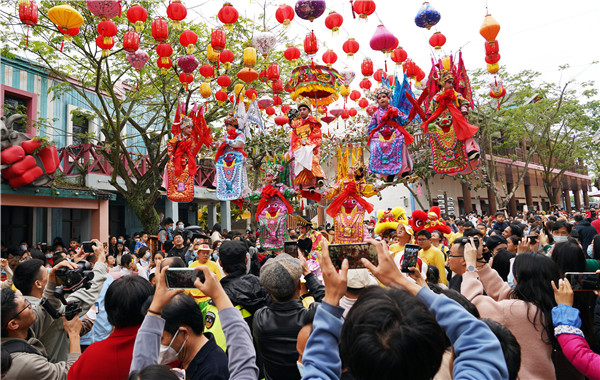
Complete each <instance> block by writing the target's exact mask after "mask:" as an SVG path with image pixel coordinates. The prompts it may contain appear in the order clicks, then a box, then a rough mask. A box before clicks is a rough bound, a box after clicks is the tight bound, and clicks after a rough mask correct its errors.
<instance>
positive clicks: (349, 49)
mask: <svg viewBox="0 0 600 380" xmlns="http://www.w3.org/2000/svg"><path fill="white" fill-rule="evenodd" d="M359 47H360V45H359V44H358V41H356V40H355V39H354V38H348V40H347V41H346V42H344V45H342V49H343V50H344V53H346V54H348V57H352V56H353V55H354V54H356V52H357V51H358V48H359Z"/></svg>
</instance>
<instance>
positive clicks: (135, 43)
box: [123, 30, 140, 53]
mask: <svg viewBox="0 0 600 380" xmlns="http://www.w3.org/2000/svg"><path fill="white" fill-rule="evenodd" d="M139 48H140V35H139V34H137V32H136V31H135V30H128V31H127V32H125V34H124V35H123V49H124V50H125V51H126V52H129V53H133V52H135V51H136V50H137V49H139Z"/></svg>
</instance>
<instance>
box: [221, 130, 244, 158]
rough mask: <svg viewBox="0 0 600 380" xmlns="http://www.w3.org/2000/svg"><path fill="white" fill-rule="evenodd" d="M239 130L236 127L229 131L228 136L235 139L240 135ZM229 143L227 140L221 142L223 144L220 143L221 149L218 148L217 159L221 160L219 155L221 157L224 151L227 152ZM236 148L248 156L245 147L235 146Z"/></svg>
mask: <svg viewBox="0 0 600 380" xmlns="http://www.w3.org/2000/svg"><path fill="white" fill-rule="evenodd" d="M238 135H239V132H238V131H237V130H235V129H233V130H230V131H227V138H228V139H230V140H235V139H236V137H238ZM228 145H229V144H227V142H226V141H223V142H222V143H221V145H219V149H218V150H217V154H216V155H215V161H217V160H219V157H221V156H222V155H223V154H224V153H225V148H227V146H228ZM233 149H234V150H236V151H238V152H240V153H241V154H243V155H244V157H247V156H248V153H246V151H244V148H233Z"/></svg>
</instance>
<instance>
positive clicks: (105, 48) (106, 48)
mask: <svg viewBox="0 0 600 380" xmlns="http://www.w3.org/2000/svg"><path fill="white" fill-rule="evenodd" d="M71 29H73V28H71ZM71 29H69V30H71ZM105 41H106V40H105V39H104V37H103V36H98V37H96V45H97V46H98V47H99V48H100V49H102V56H103V57H108V55H109V54H110V49H112V47H113V46H115V41H114V40H113V39H112V38H111V39H110V42H109V43H106V42H105Z"/></svg>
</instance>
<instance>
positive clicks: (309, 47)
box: [304, 30, 319, 57]
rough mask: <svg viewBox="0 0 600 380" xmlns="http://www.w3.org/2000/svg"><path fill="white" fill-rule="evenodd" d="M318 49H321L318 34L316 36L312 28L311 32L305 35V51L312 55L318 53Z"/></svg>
mask: <svg viewBox="0 0 600 380" xmlns="http://www.w3.org/2000/svg"><path fill="white" fill-rule="evenodd" d="M317 51H319V44H318V42H317V36H315V32H313V31H312V30H311V31H310V33H308V34H307V35H306V37H304V52H305V53H306V54H308V56H309V57H312V56H314V55H315V54H317Z"/></svg>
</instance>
